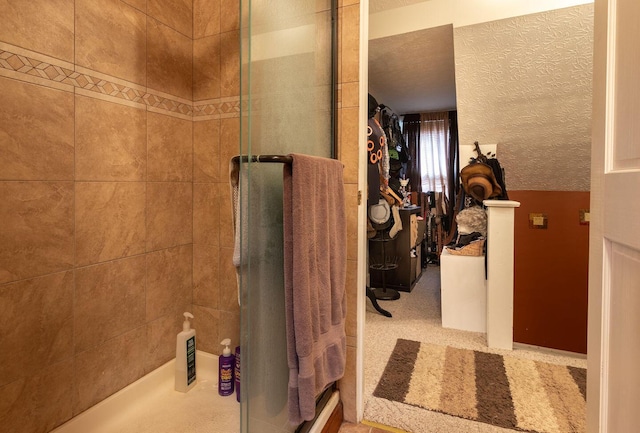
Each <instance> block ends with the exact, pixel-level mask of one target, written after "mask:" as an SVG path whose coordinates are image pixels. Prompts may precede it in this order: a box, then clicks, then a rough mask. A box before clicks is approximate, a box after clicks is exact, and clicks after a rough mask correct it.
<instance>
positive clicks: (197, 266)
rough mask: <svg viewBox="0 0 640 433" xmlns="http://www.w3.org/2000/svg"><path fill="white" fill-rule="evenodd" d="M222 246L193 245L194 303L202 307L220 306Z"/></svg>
mask: <svg viewBox="0 0 640 433" xmlns="http://www.w3.org/2000/svg"><path fill="white" fill-rule="evenodd" d="M219 256H220V248H219V247H214V246H210V245H203V244H194V245H193V303H194V304H195V305H199V306H201V307H208V308H216V309H217V308H218V303H219V299H220V284H219V283H218V275H219V264H218V262H219Z"/></svg>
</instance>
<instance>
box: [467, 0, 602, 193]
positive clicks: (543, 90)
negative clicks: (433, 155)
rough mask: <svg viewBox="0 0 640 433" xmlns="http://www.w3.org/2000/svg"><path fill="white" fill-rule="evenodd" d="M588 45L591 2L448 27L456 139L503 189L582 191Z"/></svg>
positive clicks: (587, 143) (586, 169)
mask: <svg viewBox="0 0 640 433" xmlns="http://www.w3.org/2000/svg"><path fill="white" fill-rule="evenodd" d="M592 45H593V5H592V4H589V5H583V6H576V7H571V8H566V9H559V10H554V11H549V12H542V13H538V14H532V15H526V16H521V17H515V18H509V19H504V20H499V21H493V22H488V23H484V24H477V25H473V26H467V27H460V28H456V29H454V49H455V62H456V93H457V107H458V119H459V133H460V144H463V145H471V144H473V142H474V141H478V142H479V143H480V145H482V144H483V143H485V144H492V143H493V144H497V145H498V151H497V153H498V159H499V160H500V162H501V163H502V166H503V167H504V169H505V171H506V182H507V189H508V190H548V191H588V190H589V176H590V148H591V73H592V72H591V71H592Z"/></svg>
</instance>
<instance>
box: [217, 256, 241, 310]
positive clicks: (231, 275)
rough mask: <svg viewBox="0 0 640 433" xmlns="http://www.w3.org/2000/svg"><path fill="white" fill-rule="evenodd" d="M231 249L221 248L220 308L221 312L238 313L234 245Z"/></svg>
mask: <svg viewBox="0 0 640 433" xmlns="http://www.w3.org/2000/svg"><path fill="white" fill-rule="evenodd" d="M230 247H231V248H220V261H219V265H218V266H219V269H220V274H219V277H218V284H219V285H220V300H219V308H220V309H221V310H225V311H230V312H238V311H240V308H239V306H238V282H237V279H236V268H235V267H234V266H233V260H232V258H233V245H230Z"/></svg>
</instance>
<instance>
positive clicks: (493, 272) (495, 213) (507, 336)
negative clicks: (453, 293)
mask: <svg viewBox="0 0 640 433" xmlns="http://www.w3.org/2000/svg"><path fill="white" fill-rule="evenodd" d="M483 203H484V205H485V206H486V207H487V213H488V223H487V345H488V346H489V347H492V348H498V349H508V350H512V349H513V237H514V235H513V221H514V213H515V212H514V209H515V208H517V207H519V206H520V202H517V201H512V200H485V201H484V202H483Z"/></svg>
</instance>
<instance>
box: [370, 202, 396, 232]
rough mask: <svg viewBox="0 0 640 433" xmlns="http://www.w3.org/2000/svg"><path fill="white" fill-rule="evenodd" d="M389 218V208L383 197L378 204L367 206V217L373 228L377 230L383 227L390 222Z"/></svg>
mask: <svg viewBox="0 0 640 433" xmlns="http://www.w3.org/2000/svg"><path fill="white" fill-rule="evenodd" d="M390 218H391V208H390V207H389V203H387V201H386V200H385V199H384V198H381V199H380V201H378V204H374V205H371V206H369V219H370V220H371V223H372V224H373V226H374V228H376V229H378V230H380V229H383V228H385V227H383V226H384V225H389V224H390V223H391V221H390Z"/></svg>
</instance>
